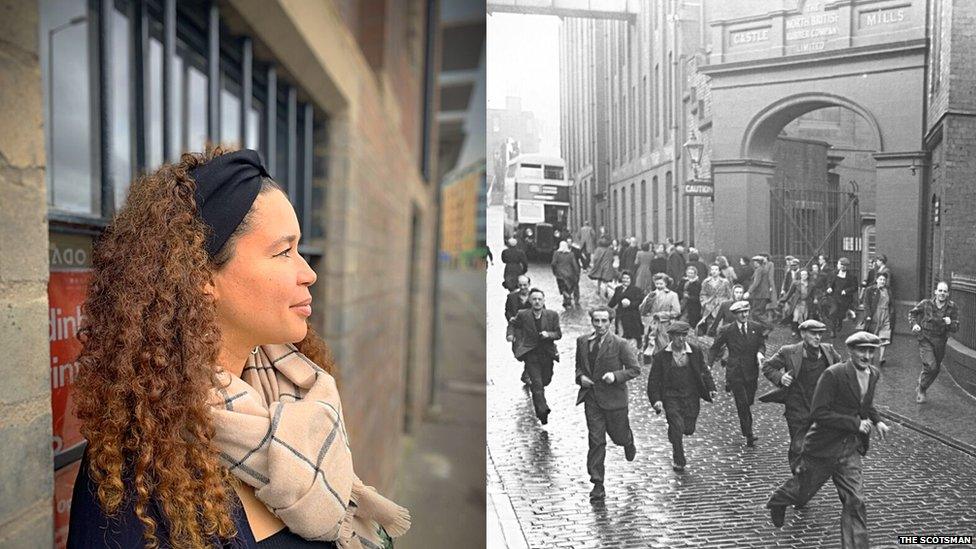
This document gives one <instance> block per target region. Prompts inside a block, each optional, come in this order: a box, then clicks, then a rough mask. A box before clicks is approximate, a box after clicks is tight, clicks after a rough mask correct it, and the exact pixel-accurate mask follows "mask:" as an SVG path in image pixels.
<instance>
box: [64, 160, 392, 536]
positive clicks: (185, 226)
mask: <svg viewBox="0 0 976 549" xmlns="http://www.w3.org/2000/svg"><path fill="white" fill-rule="evenodd" d="M300 237H301V234H300V230H299V224H298V219H297V217H296V215H295V211H294V209H293V208H292V206H291V204H290V203H289V202H288V198H287V196H286V195H285V193H284V192H283V191H282V189H281V187H279V186H278V184H277V183H275V182H274V181H273V180H272V179H271V178H270V177H269V176H268V173H267V170H266V169H265V168H264V166H263V165H262V164H261V159H260V156H259V155H258V153H256V152H255V151H251V150H241V151H236V152H231V153H225V152H224V151H223V150H221V149H220V148H217V149H214V150H211V151H208V152H207V153H204V154H184V155H183V157H182V159H181V160H180V162H179V163H178V164H175V165H164V166H163V167H161V168H160V169H159V170H157V171H156V172H155V173H152V174H149V175H146V176H144V177H142V178H140V179H139V180H138V181H137V182H135V183H134V184H133V185H132V189H131V191H130V194H129V197H128V201H127V202H126V205H125V207H124V208H122V210H121V211H120V212H119V213H118V215H117V216H116V218H115V219H114V220H113V222H112V224H111V225H110V226H109V227H108V228H107V229H106V231H105V233H104V235H103V236H102V238H101V239H100V241H99V243H98V245H97V246H96V250H95V253H94V257H93V272H92V282H91V287H90V290H89V294H88V299H87V301H86V302H85V305H84V309H83V310H84V316H85V320H84V323H83V326H82V330H81V331H80V334H79V338H80V339H81V341H82V343H83V345H84V347H83V350H82V352H81V355H80V357H79V359H78V362H79V366H80V368H79V371H80V374H79V377H78V380H77V383H76V387H75V402H76V404H77V415H78V418H79V419H80V420H81V421H82V422H83V427H82V434H83V435H84V436H85V437H86V438H87V439H88V447H87V448H86V450H85V454H84V456H83V458H82V462H81V467H80V471H79V474H78V479H77V481H76V483H75V487H74V495H73V499H72V505H71V522H70V530H69V537H68V546H69V547H104V546H112V547H142V546H146V547H343V548H357V549H358V548H363V547H366V548H371V547H382V546H384V545H385V546H390V545H392V541H391V540H390V537H389V536H398V535H402V534H403V533H404V532H406V530H407V529H408V528H409V525H410V523H409V514H408V513H407V511H406V509H403V508H401V507H399V506H397V505H396V504H395V503H393V502H391V501H389V500H387V499H386V498H384V497H383V496H381V495H379V494H378V493H376V491H375V490H373V489H372V488H370V487H368V486H365V485H364V484H363V483H362V481H360V480H359V478H358V477H357V476H356V474H355V472H354V470H353V465H352V456H351V454H350V450H349V446H348V439H347V434H346V429H345V422H344V420H343V410H342V404H341V402H340V400H339V394H338V390H337V388H336V381H335V379H334V378H333V373H334V369H335V365H334V363H333V362H332V360H331V358H330V355H329V352H328V349H327V347H326V345H325V343H324V342H323V341H322V340H321V339H320V338H319V337H318V336H317V335H316V334H315V333H314V331H312V330H311V328H310V327H309V326H308V324H307V319H308V317H309V316H310V315H311V301H312V300H311V293H310V292H309V287H310V286H311V285H312V284H314V283H315V279H316V275H315V272H314V271H312V269H311V268H310V267H309V266H308V263H306V262H305V260H304V259H303V258H302V257H301V256H300V255H299V254H298V241H299V239H300ZM388 534H389V535H388Z"/></svg>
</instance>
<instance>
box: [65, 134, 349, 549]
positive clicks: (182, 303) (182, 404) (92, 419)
mask: <svg viewBox="0 0 976 549" xmlns="http://www.w3.org/2000/svg"><path fill="white" fill-rule="evenodd" d="M226 152H229V151H227V150H225V149H221V148H220V147H217V148H212V149H211V148H208V150H207V152H205V153H202V154H189V153H188V154H184V155H183V156H182V158H181V159H180V162H179V163H177V164H166V165H164V166H162V167H161V168H159V169H158V170H157V171H156V172H154V173H151V174H148V175H145V176H143V177H141V178H139V179H138V181H136V182H134V183H133V185H132V187H131V190H130V193H129V196H128V200H127V202H126V204H125V207H124V208H122V209H121V210H120V211H119V213H118V215H117V216H116V218H115V219H114V220H113V221H112V223H111V225H110V226H109V227H108V228H107V229H106V231H105V233H104V234H103V235H102V237H101V238H100V239H99V241H98V243H97V245H96V249H95V252H94V254H93V269H92V278H91V286H90V289H89V293H88V297H87V300H86V302H85V304H84V306H83V312H84V322H83V325H82V328H81V330H80V332H79V339H80V340H81V341H82V343H83V350H82V352H81V355H80V356H79V358H78V364H79V367H80V368H79V376H78V379H77V382H76V384H75V387H74V400H75V403H76V406H77V415H78V418H79V419H80V420H81V421H82V422H83V427H82V434H83V435H84V436H85V438H87V439H88V450H87V451H88V456H89V469H90V475H91V478H92V480H93V481H94V482H95V484H96V485H97V486H98V490H97V495H98V499H99V502H100V504H101V505H102V507H103V508H104V510H105V511H106V512H107V513H108V514H113V513H115V512H116V511H118V510H119V507H120V505H121V504H122V502H123V501H125V500H126V498H128V497H134V505H135V513H136V516H137V517H138V519H139V521H140V522H142V524H143V525H144V526H145V540H146V544H147V546H148V547H157V546H159V540H157V536H156V532H157V527H158V525H157V524H156V520H154V519H153V518H152V517H151V516H150V515H149V514H148V513H147V508H148V506H150V505H151V501H153V500H155V501H158V502H159V505H160V508H161V510H162V513H163V515H164V516H165V519H166V521H167V523H168V526H169V531H170V539H168V540H165V543H168V544H169V545H171V546H173V547H200V546H204V545H209V544H211V543H212V542H213V539H214V538H215V537H219V538H223V539H228V538H232V537H234V536H236V534H237V532H236V528H235V525H234V521H233V520H232V517H231V512H232V511H233V505H234V502H236V501H237V500H236V497H235V496H234V495H233V493H232V492H233V484H234V483H235V482H236V480H235V479H234V478H233V476H232V475H231V474H230V473H229V472H228V471H227V469H226V468H224V467H223V466H222V465H221V464H220V463H219V461H218V450H217V449H216V447H215V445H214V444H213V442H212V439H213V437H214V427H213V422H212V420H211V416H210V407H209V405H208V403H207V402H208V398H209V395H210V392H211V390H212V389H213V388H214V387H215V386H216V385H217V380H216V378H215V376H214V372H215V370H214V366H215V364H216V363H217V356H218V351H219V348H220V339H221V337H220V331H219V328H218V326H217V318H216V310H215V306H214V300H213V298H212V297H211V296H210V295H209V294H208V293H206V292H205V288H206V287H207V286H208V285H210V284H212V282H213V275H214V273H215V272H217V271H218V270H219V269H220V266H219V265H218V264H217V263H215V262H214V260H213V259H212V258H210V257H208V255H207V252H206V251H205V249H204V241H205V236H206V231H207V228H206V226H205V225H204V223H203V222H202V221H201V220H200V218H199V216H198V213H197V207H196V202H195V200H194V189H195V187H196V184H195V182H194V181H193V179H192V178H191V177H190V176H189V175H188V174H189V172H190V170H192V169H193V168H194V167H196V166H199V165H201V164H203V163H205V162H207V161H209V160H211V159H213V158H214V157H215V156H217V155H220V154H224V153H226ZM267 188H268V187H267V186H266V185H265V186H263V188H262V192H265V191H266V190H267ZM271 188H277V187H276V186H273V187H271ZM246 226H247V223H243V224H242V227H246ZM238 236H239V235H237V234H235V235H234V236H232V237H231V239H230V240H229V241H228V243H227V245H226V247H228V248H230V250H231V253H232V251H233V246H234V242H235V241H236V238H237V237H238ZM297 345H298V348H299V350H301V351H302V352H303V353H304V354H305V355H306V356H308V357H309V358H310V359H312V360H313V361H315V362H316V363H317V364H319V365H320V366H322V367H323V368H325V369H326V370H327V371H329V372H330V373H333V372H334V370H335V368H334V364H333V361H332V358H331V356H330V354H329V351H328V348H327V346H326V345H325V343H324V342H323V341H322V340H321V339H320V338H319V337H318V336H317V335H316V334H315V332H314V331H313V330H312V329H311V327H309V332H308V335H307V336H306V337H305V339H304V340H303V341H301V342H300V343H298V344H297ZM124 478H129V479H132V481H131V483H132V485H127V482H128V481H124V480H123V479H124Z"/></svg>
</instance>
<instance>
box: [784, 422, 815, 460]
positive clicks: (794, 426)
mask: <svg viewBox="0 0 976 549" xmlns="http://www.w3.org/2000/svg"><path fill="white" fill-rule="evenodd" d="M786 428H787V429H788V430H789V432H790V449H789V450H788V451H787V453H786V455H787V459H788V460H789V462H790V472H791V473H796V469H797V467H798V466H799V465H800V453H801V452H802V451H803V439H804V438H805V437H806V436H807V431H808V430H809V429H810V422H809V421H804V420H801V419H791V418H786Z"/></svg>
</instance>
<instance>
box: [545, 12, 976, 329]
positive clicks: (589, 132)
mask: <svg viewBox="0 0 976 549" xmlns="http://www.w3.org/2000/svg"><path fill="white" fill-rule="evenodd" d="M964 4H965V3H960V2H953V1H948V2H926V1H924V0H914V1H910V2H903V3H898V4H888V3H878V2H843V3H839V2H825V1H822V0H790V1H787V2H783V1H779V0H769V1H756V2H723V1H718V0H700V1H697V2H691V1H685V0H656V1H648V2H639V3H633V4H631V3H628V4H627V5H626V6H623V5H621V6H618V7H617V8H615V9H616V11H613V10H609V9H608V10H603V11H600V10H597V9H593V8H580V9H577V10H572V11H573V13H571V14H568V15H567V14H562V15H564V17H565V18H564V19H563V23H562V25H561V36H560V43H561V54H560V93H561V121H562V145H561V146H562V150H563V156H564V157H565V158H566V160H567V165H568V166H570V175H571V177H572V179H573V181H574V184H575V189H574V193H573V200H574V208H573V212H572V215H571V219H572V221H573V223H574V226H577V227H578V226H579V224H580V223H581V222H582V221H583V220H584V219H590V220H591V221H593V222H594V224H596V225H603V226H605V227H606V230H607V232H608V233H609V234H610V235H613V236H614V237H625V236H631V235H633V236H636V237H637V238H638V239H640V240H643V241H647V240H651V241H655V242H661V241H663V240H664V239H665V238H667V237H671V238H673V239H675V240H684V241H685V242H686V243H688V244H693V245H695V246H696V247H698V248H699V249H700V250H702V251H703V252H704V253H705V259H706V260H710V259H711V258H713V257H714V256H715V255H718V254H722V255H725V256H727V257H730V258H731V259H733V261H734V260H735V259H736V258H738V257H740V256H745V257H750V256H752V255H753V254H756V253H762V252H767V253H770V254H771V255H772V257H773V259H774V261H775V262H776V264H777V265H778V266H779V267H780V268H781V266H782V259H783V257H784V256H785V255H788V254H789V255H794V256H797V257H801V258H804V260H806V259H810V258H812V257H813V256H815V255H818V254H825V255H827V256H828V257H829V258H831V260H837V259H838V258H840V257H847V258H848V259H850V260H851V262H852V268H853V270H854V271H855V274H856V276H858V277H863V276H864V274H865V272H866V271H867V269H868V268H869V266H870V262H871V260H872V259H873V258H874V256H875V254H877V253H883V254H885V255H886V256H887V257H888V263H889V266H890V267H891V268H892V270H893V271H894V277H895V280H896V281H897V282H896V284H895V287H894V291H895V302H896V308H897V314H898V317H899V318H904V314H905V313H906V312H907V309H908V308H909V307H910V306H911V305H912V304H913V303H914V302H915V301H916V300H917V299H918V298H919V297H920V296H922V295H925V294H927V293H928V292H929V291H930V289H931V288H930V286H931V284H930V282H931V280H932V279H933V276H936V275H938V276H943V277H948V276H950V275H951V273H952V272H957V273H964V272H967V269H968V267H966V263H965V261H962V260H961V259H960V258H961V257H963V256H966V255H967V254H961V253H958V252H950V251H949V250H950V249H951V246H952V242H953V241H958V240H956V239H959V238H961V236H960V235H961V233H960V231H963V232H965V231H966V230H969V229H970V228H971V224H967V223H969V221H971V220H969V219H968V218H966V217H965V216H963V217H955V218H953V219H954V220H953V221H948V219H949V218H948V217H947V216H948V215H950V214H949V212H955V213H954V214H953V215H955V216H959V215H962V214H960V212H965V211H969V210H970V209H971V208H965V207H960V202H959V201H962V203H966V202H965V201H966V200H969V199H970V198H971V197H970V196H969V195H968V194H967V191H965V189H966V188H968V186H966V185H961V184H957V183H955V181H957V180H960V179H961V178H962V177H963V176H961V175H960V174H961V173H968V172H966V168H965V167H963V166H964V165H965V163H964V162H962V161H961V160H958V159H954V160H953V161H951V162H950V161H941V160H940V158H942V156H944V155H949V156H951V154H949V152H950V151H952V150H959V151H963V152H961V154H962V155H963V156H964V157H967V158H968V156H966V155H968V154H969V153H968V149H966V148H965V147H961V148H957V149H950V148H947V147H946V146H945V145H944V143H945V141H942V140H941V138H942V137H943V136H954V135H957V134H956V133H955V132H954V130H953V129H954V128H962V127H964V125H961V121H962V120H963V118H960V117H959V115H958V113H961V112H966V110H967V109H968V108H969V107H968V106H967V103H966V101H968V99H966V96H965V94H964V93H962V92H961V91H960V90H963V89H965V86H966V84H965V79H963V78H960V76H959V75H960V74H963V73H965V72H966V69H964V68H962V67H965V66H967V65H966V63H967V62H969V59H968V58H966V57H965V56H966V53H965V52H967V51H968V50H967V48H968V42H967V40H969V38H968V34H967V32H965V31H963V30H962V29H963V27H964V26H965V25H966V23H965V22H967V21H971V19H968V17H969V8H968V6H966V5H964ZM540 9H542V8H540ZM557 11H558V10H557ZM553 14H554V15H559V14H558V13H553ZM926 67H927V68H926ZM956 82H963V83H962V84H958V85H955V86H953V84H955V83H956ZM645 90H646V91H645ZM892 90H898V93H892ZM923 128H924V129H923ZM964 133H965V131H964V130H960V131H959V133H958V135H962V134H964ZM956 143H962V142H961V141H956ZM950 173H952V174H953V175H950ZM947 201H951V202H952V207H951V208H949V209H947V208H946V204H947ZM947 221H948V225H944V223H946V222H947ZM943 241H944V242H945V245H944V246H943ZM968 255H971V254H968ZM969 270H971V269H969ZM933 273H935V274H933ZM780 276H781V273H780V272H777V277H780ZM960 276H961V277H962V278H960V279H959V280H960V286H959V287H960V288H962V287H963V286H966V284H969V283H968V282H964V279H965V277H966V276H969V275H964V274H960ZM966 280H968V279H966ZM960 291H962V290H960ZM967 295H968V294H967ZM967 299H968V297H967ZM896 329H905V326H904V325H903V324H902V325H896Z"/></svg>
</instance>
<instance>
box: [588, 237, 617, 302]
mask: <svg viewBox="0 0 976 549" xmlns="http://www.w3.org/2000/svg"><path fill="white" fill-rule="evenodd" d="M588 276H589V277H590V278H591V279H593V280H595V281H596V291H597V294H598V295H600V296H601V297H606V296H605V294H604V291H605V285H606V283H607V282H612V281H614V280H616V279H617V270H616V269H615V268H614V267H613V250H612V249H611V248H610V241H609V240H607V239H605V238H601V239H600V240H599V241H598V242H597V243H596V251H595V252H593V256H592V257H591V258H590V272H589V273H588Z"/></svg>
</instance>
